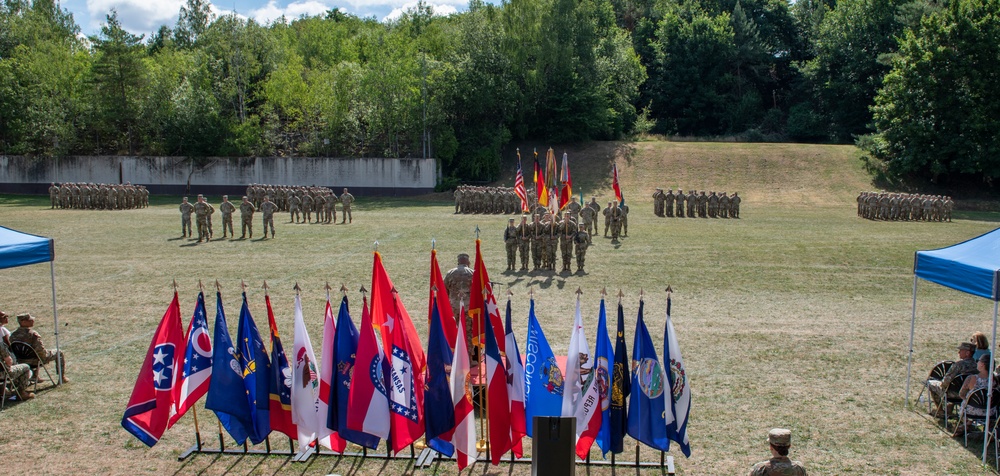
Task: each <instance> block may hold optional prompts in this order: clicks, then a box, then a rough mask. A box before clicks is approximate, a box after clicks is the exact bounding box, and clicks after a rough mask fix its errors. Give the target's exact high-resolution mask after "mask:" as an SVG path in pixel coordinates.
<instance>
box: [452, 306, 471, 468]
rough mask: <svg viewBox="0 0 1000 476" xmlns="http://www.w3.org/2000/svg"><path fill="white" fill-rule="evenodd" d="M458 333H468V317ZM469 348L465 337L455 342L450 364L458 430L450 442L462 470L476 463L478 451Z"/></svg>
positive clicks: (463, 320) (460, 324)
mask: <svg viewBox="0 0 1000 476" xmlns="http://www.w3.org/2000/svg"><path fill="white" fill-rule="evenodd" d="M458 332H459V335H463V336H464V335H465V319H460V320H459V321H458ZM470 369H471V365H470V364H469V348H468V347H466V344H465V339H458V340H457V341H455V356H454V360H452V364H451V378H449V379H448V385H449V386H450V387H451V400H452V401H453V402H455V431H454V432H453V433H452V435H451V444H452V445H454V447H455V453H456V454H455V459H456V460H457V461H458V470H459V471H461V470H463V469H465V467H466V466H468V465H469V462H470V461H471V462H475V461H476V456H477V455H478V451H476V415H475V414H474V413H473V407H472V387H471V382H470V381H469V371H470Z"/></svg>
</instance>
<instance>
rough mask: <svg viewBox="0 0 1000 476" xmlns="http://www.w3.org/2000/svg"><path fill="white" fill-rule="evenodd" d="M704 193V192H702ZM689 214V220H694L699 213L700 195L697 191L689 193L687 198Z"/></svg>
mask: <svg viewBox="0 0 1000 476" xmlns="http://www.w3.org/2000/svg"><path fill="white" fill-rule="evenodd" d="M702 193H704V192H702ZM686 201H687V214H688V218H694V217H695V216H696V214H697V213H698V193H697V191H695V190H691V191H690V192H688V196H687V200H686Z"/></svg>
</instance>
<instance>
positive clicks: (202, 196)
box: [198, 194, 205, 203]
mask: <svg viewBox="0 0 1000 476" xmlns="http://www.w3.org/2000/svg"><path fill="white" fill-rule="evenodd" d="M204 201H205V196H204V195H201V194H199V195H198V203H201V202H204Z"/></svg>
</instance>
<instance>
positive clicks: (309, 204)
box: [302, 192, 313, 223]
mask: <svg viewBox="0 0 1000 476" xmlns="http://www.w3.org/2000/svg"><path fill="white" fill-rule="evenodd" d="M312 210H313V198H312V195H310V194H309V192H305V193H303V194H302V223H309V222H311V221H312Z"/></svg>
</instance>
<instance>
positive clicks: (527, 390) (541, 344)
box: [524, 299, 564, 436]
mask: <svg viewBox="0 0 1000 476" xmlns="http://www.w3.org/2000/svg"><path fill="white" fill-rule="evenodd" d="M527 342H528V343H527V348H526V349H525V350H526V352H527V355H526V356H525V360H524V413H525V427H526V429H527V433H528V436H532V435H533V434H534V433H533V431H532V425H533V420H534V419H535V417H536V416H560V415H561V414H562V402H563V386H564V385H563V384H564V382H563V374H562V371H560V370H559V364H558V363H557V362H556V356H555V354H553V353H552V347H550V346H549V341H548V340H547V339H546V338H545V332H543V331H542V326H541V324H539V323H538V318H537V317H535V300H534V299H532V300H531V308H530V311H529V312H528V339H527Z"/></svg>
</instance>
